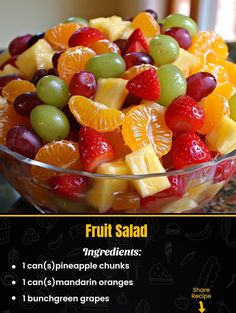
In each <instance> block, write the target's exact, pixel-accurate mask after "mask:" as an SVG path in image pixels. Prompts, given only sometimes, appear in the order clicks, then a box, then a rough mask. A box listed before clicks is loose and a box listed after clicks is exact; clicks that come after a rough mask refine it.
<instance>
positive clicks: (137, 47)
mask: <svg viewBox="0 0 236 313" xmlns="http://www.w3.org/2000/svg"><path fill="white" fill-rule="evenodd" d="M131 52H145V53H146V50H145V49H144V47H143V45H142V44H141V43H140V42H139V41H134V42H132V43H131V44H130V45H129V46H128V48H127V50H126V54H128V53H131Z"/></svg>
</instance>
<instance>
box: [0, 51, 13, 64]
mask: <svg viewBox="0 0 236 313" xmlns="http://www.w3.org/2000/svg"><path fill="white" fill-rule="evenodd" d="M10 57H11V55H10V53H9V51H8V50H6V51H3V52H2V53H0V66H1V65H2V64H3V63H4V62H6V61H7V60H8V59H10Z"/></svg>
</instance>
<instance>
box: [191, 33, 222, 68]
mask: <svg viewBox="0 0 236 313" xmlns="http://www.w3.org/2000/svg"><path fill="white" fill-rule="evenodd" d="M188 52H190V53H192V54H194V55H195V56H196V57H197V59H198V62H199V63H200V64H202V63H206V62H207V61H209V60H208V57H211V58H212V57H213V56H214V57H218V58H222V59H226V58H227V57H228V46H227V44H226V43H225V42H224V39H223V38H222V37H221V36H220V35H218V34H216V33H214V32H212V31H202V32H199V33H198V34H197V35H195V36H194V37H193V39H192V45H191V46H190V48H189V49H188ZM212 55H213V56H212Z"/></svg>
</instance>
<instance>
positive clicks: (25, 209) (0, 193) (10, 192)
mask: <svg viewBox="0 0 236 313" xmlns="http://www.w3.org/2000/svg"><path fill="white" fill-rule="evenodd" d="M0 212H1V213H2V214H39V212H38V211H37V210H36V209H35V208H34V207H33V206H32V205H30V204H29V203H28V202H27V201H26V200H24V199H23V198H22V197H20V196H19V194H17V193H16V192H15V191H14V189H13V188H12V187H11V186H10V185H9V184H8V183H7V182H6V180H5V179H4V178H3V177H2V176H0ZM202 213H223V214H235V213H236V177H235V178H234V179H232V180H231V181H230V182H229V183H228V184H227V185H226V186H225V187H224V188H223V189H222V190H221V191H220V192H219V193H218V194H217V195H216V197H215V198H214V199H213V200H212V201H211V202H210V203H209V204H208V205H207V206H206V207H205V208H204V209H203V211H202Z"/></svg>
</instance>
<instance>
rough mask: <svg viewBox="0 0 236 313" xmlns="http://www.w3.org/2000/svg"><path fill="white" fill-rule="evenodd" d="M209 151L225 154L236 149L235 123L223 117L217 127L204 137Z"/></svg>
mask: <svg viewBox="0 0 236 313" xmlns="http://www.w3.org/2000/svg"><path fill="white" fill-rule="evenodd" d="M206 141H207V144H208V147H209V148H210V150H213V151H218V152H220V153H221V154H227V153H229V152H231V151H233V150H234V149H236V122H235V121H233V120H232V119H231V118H229V117H226V116H224V117H223V118H222V120H221V121H220V123H219V125H218V126H217V127H216V128H214V129H213V130H212V131H211V132H210V133H209V134H207V136H206Z"/></svg>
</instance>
